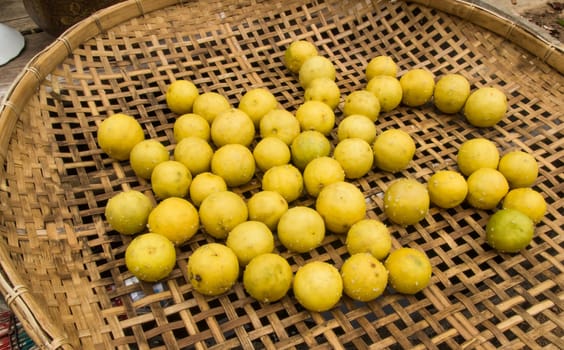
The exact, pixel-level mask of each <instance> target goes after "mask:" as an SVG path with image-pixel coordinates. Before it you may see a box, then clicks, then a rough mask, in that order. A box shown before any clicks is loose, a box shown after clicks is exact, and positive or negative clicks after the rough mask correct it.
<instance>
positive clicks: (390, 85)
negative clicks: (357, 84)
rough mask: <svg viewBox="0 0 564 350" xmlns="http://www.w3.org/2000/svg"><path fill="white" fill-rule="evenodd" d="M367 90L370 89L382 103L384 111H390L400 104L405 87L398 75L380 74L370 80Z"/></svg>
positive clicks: (381, 107)
mask: <svg viewBox="0 0 564 350" xmlns="http://www.w3.org/2000/svg"><path fill="white" fill-rule="evenodd" d="M365 89H366V91H370V92H371V93H373V94H374V95H375V96H376V97H377V98H378V102H379V103H380V109H381V111H382V112H389V111H391V110H393V109H395V108H396V107H397V106H399V105H400V103H401V99H402V97H403V89H402V87H401V84H400V82H399V80H398V78H396V77H392V76H389V75H378V76H375V77H374V78H372V79H370V80H369V81H368V84H366V88H365Z"/></svg>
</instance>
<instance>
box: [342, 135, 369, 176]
mask: <svg viewBox="0 0 564 350" xmlns="http://www.w3.org/2000/svg"><path fill="white" fill-rule="evenodd" d="M333 158H335V160H337V161H338V162H339V164H341V166H342V167H343V170H344V171H345V177H346V178H347V179H358V178H361V177H363V176H364V175H366V174H368V172H369V171H370V170H371V169H372V165H373V164H374V153H373V152H372V147H370V144H368V142H366V141H364V140H363V139H357V138H353V139H344V140H343V141H340V142H339V143H338V144H337V146H335V149H334V150H333Z"/></svg>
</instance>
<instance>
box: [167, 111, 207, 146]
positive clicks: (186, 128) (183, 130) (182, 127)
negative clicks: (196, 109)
mask: <svg viewBox="0 0 564 350" xmlns="http://www.w3.org/2000/svg"><path fill="white" fill-rule="evenodd" d="M172 131H173V135H174V141H175V142H176V143H178V142H180V140H182V139H183V138H186V137H199V138H201V139H202V140H206V141H209V140H210V123H208V121H207V120H205V119H204V117H202V116H200V115H197V114H194V113H187V114H183V115H181V116H180V117H178V118H177V119H176V120H175V121H174V125H173V128H172Z"/></svg>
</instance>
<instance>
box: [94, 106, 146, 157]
mask: <svg viewBox="0 0 564 350" xmlns="http://www.w3.org/2000/svg"><path fill="white" fill-rule="evenodd" d="M97 138H98V145H99V146H100V148H101V149H102V151H104V152H105V153H106V154H107V155H108V156H110V157H111V158H113V159H115V160H128V159H129V153H130V152H131V150H132V149H133V147H135V145H136V144H138V143H139V142H141V141H143V140H144V139H145V134H144V133H143V128H142V127H141V124H139V122H138V121H137V119H135V118H133V117H132V116H129V115H127V114H123V113H117V114H113V115H111V116H109V117H107V118H106V119H104V120H103V121H102V123H100V126H98V135H97Z"/></svg>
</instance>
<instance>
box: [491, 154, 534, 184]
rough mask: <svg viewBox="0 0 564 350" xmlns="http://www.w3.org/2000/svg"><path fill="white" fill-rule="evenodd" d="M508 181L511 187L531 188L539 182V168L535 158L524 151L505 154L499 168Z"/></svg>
mask: <svg viewBox="0 0 564 350" xmlns="http://www.w3.org/2000/svg"><path fill="white" fill-rule="evenodd" d="M497 170H499V171H500V172H501V173H502V174H503V176H505V178H506V179H507V182H508V183H509V187H511V188H517V187H530V186H532V185H533V184H534V183H535V181H536V180H537V176H538V174H539V166H538V164H537V161H536V159H535V157H533V156H532V155H531V154H529V153H526V152H523V151H512V152H509V153H506V154H504V155H503V156H502V157H501V159H500V160H499V164H498V167H497Z"/></svg>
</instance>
